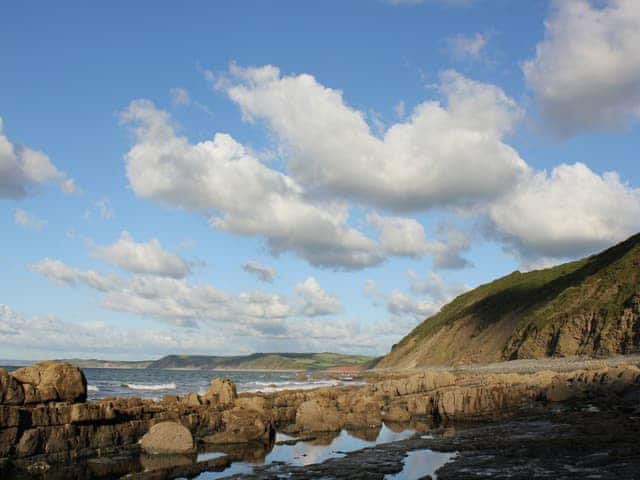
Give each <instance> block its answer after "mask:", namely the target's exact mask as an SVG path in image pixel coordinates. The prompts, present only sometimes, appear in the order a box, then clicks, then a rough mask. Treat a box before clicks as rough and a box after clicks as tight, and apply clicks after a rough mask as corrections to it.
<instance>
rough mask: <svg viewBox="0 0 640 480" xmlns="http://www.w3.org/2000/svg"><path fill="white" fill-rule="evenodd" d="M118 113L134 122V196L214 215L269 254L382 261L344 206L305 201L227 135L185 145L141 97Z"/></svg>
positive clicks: (130, 162)
mask: <svg viewBox="0 0 640 480" xmlns="http://www.w3.org/2000/svg"><path fill="white" fill-rule="evenodd" d="M122 118H123V120H124V121H126V122H134V123H135V124H136V125H137V128H136V129H135V132H136V143H135V145H134V146H133V147H132V148H131V150H130V151H129V152H128V153H127V155H126V163H127V165H126V167H127V176H128V178H129V182H130V184H131V187H132V188H133V191H134V192H135V193H136V194H137V195H138V196H140V197H143V198H148V199H152V200H156V201H159V202H162V203H164V204H168V205H172V206H175V207H182V208H186V209H190V210H196V211H203V212H216V213H214V214H213V216H212V217H211V221H210V224H211V226H212V227H214V228H218V229H221V230H225V231H228V232H232V233H237V234H241V235H251V236H255V235H257V236H262V237H265V238H266V239H267V242H268V245H269V247H270V249H271V251H272V252H273V253H276V254H277V253H280V252H284V251H293V252H295V253H297V254H298V255H300V256H302V257H304V258H305V259H307V260H308V261H309V262H311V263H312V264H314V265H318V266H328V267H338V268H347V269H349V268H362V267H365V266H369V265H373V264H376V263H379V262H380V261H382V256H381V254H380V253H379V252H378V249H377V246H376V245H375V242H373V241H372V240H371V239H369V238H367V237H366V236H364V235H363V234H362V233H361V232H359V231H357V230H355V229H354V228H352V227H350V226H348V224H347V220H348V216H349V212H348V208H347V206H346V205H345V204H343V203H340V202H335V201H332V202H322V203H310V202H309V201H307V200H306V198H305V195H304V190H303V189H302V187H301V186H300V185H299V184H297V183H296V182H295V181H294V180H293V179H291V178H290V177H288V176H286V175H284V174H282V173H280V172H278V171H276V170H273V169H270V168H268V167H267V166H265V165H264V164H263V163H261V162H260V161H259V160H258V159H257V158H255V157H254V156H252V155H251V154H250V153H249V152H248V151H247V150H246V149H245V148H244V147H243V146H242V145H240V144H239V143H237V142H236V141H235V140H234V139H233V138H232V137H231V136H229V135H226V134H222V133H217V134H215V135H214V138H213V140H208V141H204V142H200V143H197V144H190V143H189V141H188V140H187V139H186V138H184V137H178V136H176V134H175V132H174V129H173V128H172V126H171V124H170V123H169V117H168V115H167V113H166V112H163V111H161V110H158V109H156V108H155V106H154V105H153V104H152V103H151V102H149V101H146V100H137V101H134V102H132V103H131V105H130V106H129V108H128V110H127V111H126V112H125V113H124V114H123V115H122Z"/></svg>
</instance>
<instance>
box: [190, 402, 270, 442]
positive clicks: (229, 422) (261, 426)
mask: <svg viewBox="0 0 640 480" xmlns="http://www.w3.org/2000/svg"><path fill="white" fill-rule="evenodd" d="M222 424H223V425H224V430H223V431H221V432H218V433H215V434H213V435H208V436H205V437H204V438H203V439H202V440H203V441H204V442H205V443H210V444H233V443H247V442H256V441H259V442H270V441H272V440H273V439H274V437H275V429H274V428H273V425H272V423H271V421H270V420H269V419H267V418H265V417H263V416H262V415H260V414H259V413H258V412H256V411H251V410H246V409H244V408H239V407H235V408H233V409H232V410H226V411H225V412H224V413H223V414H222Z"/></svg>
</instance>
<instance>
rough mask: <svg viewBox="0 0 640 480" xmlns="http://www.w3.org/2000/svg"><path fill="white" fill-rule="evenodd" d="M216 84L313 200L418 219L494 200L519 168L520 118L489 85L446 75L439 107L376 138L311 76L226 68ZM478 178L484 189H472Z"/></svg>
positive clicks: (337, 94) (432, 104) (426, 107)
mask: <svg viewBox="0 0 640 480" xmlns="http://www.w3.org/2000/svg"><path fill="white" fill-rule="evenodd" d="M230 74H231V78H230V79H226V80H225V81H219V82H218V83H217V86H218V88H224V89H225V90H226V92H227V93H228V95H229V97H230V98H231V99H232V100H233V101H234V102H236V103H237V104H238V105H239V106H240V108H241V109H242V112H243V115H244V117H245V119H247V120H249V121H253V120H258V119H264V120H266V122H267V124H268V126H269V127H270V129H271V130H272V131H273V132H274V133H275V135H276V136H277V138H278V139H279V140H280V143H281V147H282V149H283V150H284V151H286V152H287V153H288V167H289V170H290V172H291V174H292V175H293V178H295V179H296V180H297V181H298V182H299V183H300V184H302V185H304V186H305V187H307V188H309V189H310V190H311V191H320V192H325V191H329V192H331V193H332V194H338V195H340V196H342V197H344V198H350V199H355V200H357V201H359V202H363V203H365V204H368V205H378V206H382V207H384V208H393V209H396V210H404V211H408V210H421V209H426V208H429V207H432V206H436V205H450V204H461V203H466V202H472V201H478V200H485V199H488V198H493V197H495V196H497V195H499V194H500V193H502V192H503V191H504V190H505V189H507V188H508V187H509V185H511V184H513V182H514V181H516V180H517V179H518V177H519V176H520V175H521V174H522V173H523V171H524V170H525V169H526V164H525V163H524V161H523V160H522V159H521V158H520V157H519V156H518V154H517V152H516V151H515V150H514V149H512V148H511V147H509V146H508V145H506V144H505V143H503V137H504V136H505V135H506V134H508V133H509V132H510V131H511V130H512V129H513V127H514V125H515V123H516V122H517V121H518V119H519V118H520V116H521V113H522V112H521V110H520V109H519V108H518V107H517V105H516V103H515V102H514V101H513V100H512V99H510V98H509V97H507V96H506V95H505V93H504V92H503V91H502V90H500V89H499V88H497V87H495V86H493V85H487V84H482V83H478V82H474V81H472V80H470V79H468V78H465V77H463V76H462V75H460V74H458V73H456V72H453V71H447V72H445V73H443V74H442V76H441V84H440V91H441V93H442V95H443V96H444V97H445V99H446V102H445V104H441V103H440V102H437V101H427V102H424V103H422V104H420V105H418V106H417V107H416V108H415V109H414V110H413V112H412V114H411V115H410V117H409V118H408V119H407V121H406V122H404V123H396V124H394V125H392V126H390V127H389V128H388V129H387V130H386V132H385V133H384V135H383V136H382V138H379V137H377V136H376V135H374V134H372V132H371V131H370V128H369V126H368V124H367V122H366V120H365V117H366V116H365V114H364V113H363V112H361V111H358V110H355V109H353V108H351V107H349V106H348V105H347V104H346V103H345V102H344V99H343V96H342V92H341V91H339V90H334V89H331V88H327V87H325V86H323V85H321V84H320V83H318V82H317V81H316V79H315V78H314V77H313V76H311V75H308V74H302V75H296V76H293V75H292V76H281V75H280V72H279V70H278V69H277V68H276V67H274V66H270V65H269V66H265V67H260V68H241V67H238V66H236V65H232V66H231V67H230ZM479 178H482V179H483V181H482V182H480V181H478V179H479Z"/></svg>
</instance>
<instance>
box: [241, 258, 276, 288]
mask: <svg viewBox="0 0 640 480" xmlns="http://www.w3.org/2000/svg"><path fill="white" fill-rule="evenodd" d="M242 269H243V270H244V271H245V272H247V273H250V274H251V275H253V276H255V277H256V278H257V279H258V280H260V281H261V282H267V283H272V282H273V280H274V279H275V278H276V274H277V272H276V270H275V268H273V267H270V266H268V265H262V264H260V263H258V262H246V263H245V264H244V265H242Z"/></svg>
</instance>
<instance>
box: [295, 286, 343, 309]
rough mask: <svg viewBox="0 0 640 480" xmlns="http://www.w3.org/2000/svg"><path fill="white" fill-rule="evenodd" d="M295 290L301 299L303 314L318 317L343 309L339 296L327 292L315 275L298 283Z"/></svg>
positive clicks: (300, 306)
mask: <svg viewBox="0 0 640 480" xmlns="http://www.w3.org/2000/svg"><path fill="white" fill-rule="evenodd" d="M295 292H296V295H297V296H298V300H299V305H298V311H299V312H300V314H302V315H306V316H309V317H316V316H319V315H331V314H334V313H340V312H341V311H342V305H340V301H339V300H338V298H337V297H336V296H334V295H331V294H329V293H327V292H326V291H325V290H324V289H323V288H322V287H321V286H320V284H319V283H318V281H317V280H316V279H315V278H314V277H308V278H307V279H306V280H305V281H304V282H302V283H299V284H298V285H296V287H295Z"/></svg>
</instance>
